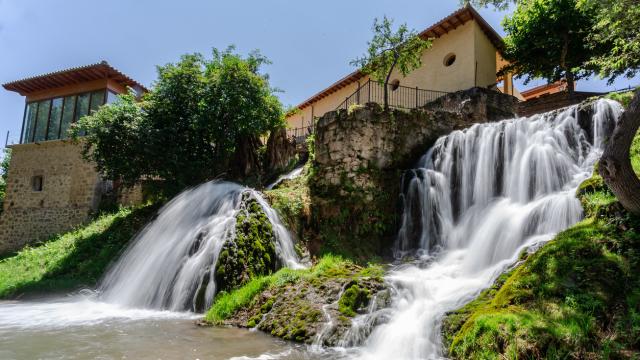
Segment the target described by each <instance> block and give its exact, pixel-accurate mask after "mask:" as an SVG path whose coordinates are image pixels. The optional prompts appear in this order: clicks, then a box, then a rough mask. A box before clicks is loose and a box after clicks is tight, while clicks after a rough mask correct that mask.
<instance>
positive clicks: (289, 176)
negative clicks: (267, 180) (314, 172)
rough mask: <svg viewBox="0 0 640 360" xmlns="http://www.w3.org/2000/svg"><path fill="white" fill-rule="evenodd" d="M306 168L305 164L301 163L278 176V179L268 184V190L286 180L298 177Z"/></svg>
mask: <svg viewBox="0 0 640 360" xmlns="http://www.w3.org/2000/svg"><path fill="white" fill-rule="evenodd" d="M303 170H304V165H300V166H298V167H297V168H295V169H293V170H291V171H290V172H288V173H286V174H284V175H281V176H280V177H278V179H277V180H276V181H274V182H273V183H271V184H269V185H267V187H266V189H267V190H271V189H273V188H274V187H276V186H278V185H279V184H280V183H281V182H283V181H285V180H292V179H295V178H297V177H298V176H300V175H302V171H303Z"/></svg>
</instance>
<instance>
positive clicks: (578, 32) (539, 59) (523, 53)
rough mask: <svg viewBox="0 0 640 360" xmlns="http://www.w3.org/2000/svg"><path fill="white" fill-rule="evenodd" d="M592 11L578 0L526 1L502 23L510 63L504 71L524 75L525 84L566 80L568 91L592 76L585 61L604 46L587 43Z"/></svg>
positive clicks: (519, 4) (592, 16)
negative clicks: (575, 81)
mask: <svg viewBox="0 0 640 360" xmlns="http://www.w3.org/2000/svg"><path fill="white" fill-rule="evenodd" d="M594 16H595V12H594V10H593V9H592V8H588V7H579V6H577V0H525V1H520V2H518V6H517V7H516V10H515V12H514V13H513V14H512V15H511V16H510V17H506V18H505V19H504V20H503V22H502V24H503V26H504V29H505V31H506V32H507V34H508V35H507V37H506V38H505V49H504V56H505V58H506V59H507V60H509V61H511V62H512V63H511V65H509V66H507V67H506V68H505V69H502V70H503V71H505V70H508V71H514V72H515V73H517V74H518V76H525V77H526V79H525V82H528V81H529V80H531V79H533V78H544V79H547V80H548V81H549V82H554V81H558V80H561V79H566V80H567V82H568V85H569V89H570V91H572V90H573V85H574V83H573V82H574V80H578V79H580V78H584V77H587V76H589V75H591V74H593V68H592V67H590V66H588V61H589V60H590V59H591V58H592V57H593V56H596V55H598V54H600V53H601V52H604V51H605V50H606V49H605V47H598V48H591V47H590V46H589V45H588V44H587V38H588V36H589V32H590V31H591V29H592V28H593V26H594Z"/></svg>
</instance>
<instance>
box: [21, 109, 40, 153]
mask: <svg viewBox="0 0 640 360" xmlns="http://www.w3.org/2000/svg"><path fill="white" fill-rule="evenodd" d="M37 112H38V103H36V102H33V103H30V104H27V109H26V111H25V114H24V124H23V125H22V126H23V128H22V143H23V144H24V143H28V142H31V139H32V138H33V128H34V125H35V122H36V114H37Z"/></svg>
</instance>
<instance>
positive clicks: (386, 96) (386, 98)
mask: <svg viewBox="0 0 640 360" xmlns="http://www.w3.org/2000/svg"><path fill="white" fill-rule="evenodd" d="M398 58H399V55H398V54H397V53H394V54H393V64H391V68H389V72H388V73H387V77H386V78H385V79H384V110H385V111H388V110H389V79H390V78H391V73H392V72H393V69H394V68H395V67H396V64H397V63H398Z"/></svg>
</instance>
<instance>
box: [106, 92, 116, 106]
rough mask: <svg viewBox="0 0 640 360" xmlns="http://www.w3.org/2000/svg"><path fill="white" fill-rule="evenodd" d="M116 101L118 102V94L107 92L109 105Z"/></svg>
mask: <svg viewBox="0 0 640 360" xmlns="http://www.w3.org/2000/svg"><path fill="white" fill-rule="evenodd" d="M116 100H118V94H116V93H114V92H113V91H111V90H107V104H111V103H114V102H115V101H116Z"/></svg>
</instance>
